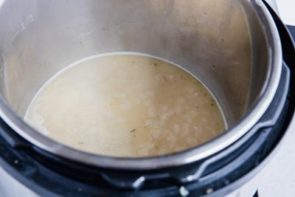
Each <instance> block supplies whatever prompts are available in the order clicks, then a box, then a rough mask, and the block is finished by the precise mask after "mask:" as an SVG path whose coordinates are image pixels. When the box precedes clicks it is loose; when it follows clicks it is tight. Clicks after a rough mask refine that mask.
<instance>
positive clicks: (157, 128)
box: [25, 54, 226, 157]
mask: <svg viewBox="0 0 295 197" xmlns="http://www.w3.org/2000/svg"><path fill="white" fill-rule="evenodd" d="M25 120H26V121H27V122H28V123H29V124H31V125H32V126H33V127H34V128H35V129H37V130H38V131H40V132H42V133H43V134H45V135H47V136H49V137H50V138H52V139H54V140H56V141H58V142H61V143H63V144H66V145H68V146H70V147H73V148H76V149H79V150H83V151H87V152H91V153H95V154H101V155H109V156H120V157H143V156H155V155H162V154H168V153H173V152H177V151H181V150H185V149H188V148H191V147H194V146H197V145H199V144H202V143H204V142H206V141H208V140H210V139H212V138H214V137H216V136H218V135H219V134H221V133H222V132H223V131H224V129H225V127H226V126H225V121H224V118H223V115H222V112H221V110H220V108H219V106H218V104H217V102H216V101H215V99H214V98H213V96H212V95H211V93H210V92H209V91H208V89H207V88H206V87H205V86H204V85H203V84H202V83H200V81H198V80H197V79H196V78H194V77H193V76H192V75H191V74H189V73H188V72H186V71H184V70H182V69H180V68H179V67H178V66H176V65H174V64H172V63H168V62H167V61H164V60H159V59H157V58H154V57H150V56H145V55H135V54H116V55H106V56H97V57H93V58H88V59H85V60H84V61H80V62H78V63H76V64H73V65H71V66H69V67H67V68H66V69H64V70H62V71H61V72H59V73H57V74H56V75H55V76H53V77H52V78H51V79H50V80H48V81H47V82H46V83H45V85H44V86H43V87H42V88H41V89H40V90H39V92H38V93H37V94H36V96H35V98H34V99H33V100H32V102H31V104H30V106H29V108H28V110H27V112H26V115H25Z"/></svg>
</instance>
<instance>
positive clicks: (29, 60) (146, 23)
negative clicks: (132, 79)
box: [0, 0, 269, 127]
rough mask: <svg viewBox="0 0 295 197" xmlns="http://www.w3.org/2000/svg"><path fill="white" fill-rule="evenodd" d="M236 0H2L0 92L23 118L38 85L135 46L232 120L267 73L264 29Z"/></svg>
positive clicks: (240, 113)
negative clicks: (210, 97)
mask: <svg viewBox="0 0 295 197" xmlns="http://www.w3.org/2000/svg"><path fill="white" fill-rule="evenodd" d="M249 6H250V5H248V7H247V6H245V3H243V1H242V0H240V1H236V0H210V1H208V0H198V1H195V0H182V1H174V0H169V1H167V0H142V1H137V0H128V1H124V3H122V2H121V1H117V0H98V1H97V0H85V1H78V0H75V1H66V0H61V1H38V0H27V1H26V2H22V1H18V0H10V1H4V2H3V3H2V5H0V26H1V28H0V57H1V58H0V68H1V75H0V80H1V91H0V93H1V95H2V97H3V98H4V99H5V100H6V101H7V102H8V103H9V105H10V106H11V107H12V108H13V110H14V111H15V112H16V113H17V114H18V115H19V116H20V117H23V116H24V114H25V112H26V110H27V108H28V105H29V104H30V102H31V100H32V98H33V97H34V95H35V94H36V92H37V91H38V90H39V89H40V87H41V86H42V85H43V84H44V83H45V82H46V81H47V80H48V79H49V78H50V77H51V76H53V75H54V74H55V73H57V72H58V71H60V70H61V69H63V68H64V67H66V66H68V65H70V64H71V63H73V62H76V61H78V60H80V59H83V58H85V57H88V56H92V55H98V54H103V53H109V52H122V51H124V52H137V53H144V54H148V55H152V56H156V57H160V58H163V59H166V60H169V61H172V62H174V63H175V64H177V65H180V66H181V67H183V68H184V69H185V70H187V71H189V72H190V73H192V74H193V75H195V76H196V77H197V78H198V79H200V81H202V82H203V83H204V84H205V85H206V86H207V87H208V88H209V90H210V91H211V92H212V93H213V94H214V96H215V97H216V99H217V101H218V102H219V104H220V106H221V108H222V110H223V113H224V115H225V118H226V121H227V124H228V126H229V127H232V126H234V125H236V124H238V122H239V121H240V120H241V118H242V117H243V115H245V113H247V112H249V111H250V110H251V107H252V106H253V104H254V103H255V102H256V101H257V98H258V97H259V96H260V95H261V92H262V91H263V87H264V83H265V79H266V77H267V75H268V70H269V68H268V58H267V56H268V53H267V44H266V39H265V35H264V34H263V31H262V29H261V25H260V24H261V23H260V22H259V20H258V18H257V16H256V14H255V13H254V12H253V9H252V8H251V7H249Z"/></svg>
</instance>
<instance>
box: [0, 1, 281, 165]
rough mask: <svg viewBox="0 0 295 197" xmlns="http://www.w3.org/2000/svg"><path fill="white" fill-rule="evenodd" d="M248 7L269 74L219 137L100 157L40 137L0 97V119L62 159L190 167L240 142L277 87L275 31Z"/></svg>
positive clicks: (260, 10) (266, 16)
mask: <svg viewBox="0 0 295 197" xmlns="http://www.w3.org/2000/svg"><path fill="white" fill-rule="evenodd" d="M251 3H252V4H253V8H254V9H255V12H256V13H257V15H258V17H259V18H260V19H261V25H262V29H263V31H264V34H265V36H266V40H267V45H268V51H267V52H268V64H269V65H268V68H269V71H268V74H267V78H266V81H265V83H264V88H263V90H262V93H261V94H260V96H259V98H258V99H257V101H256V103H255V104H254V105H253V108H252V110H251V111H249V112H248V113H247V114H245V115H244V117H242V118H241V121H240V123H239V124H237V125H236V126H234V127H232V128H229V129H228V130H226V131H225V132H224V133H223V134H222V135H220V136H219V137H217V138H214V139H212V140H210V141H208V142H206V143H204V144H202V145H199V146H196V147H194V148H191V149H187V150H184V151H180V152H177V153H173V154H168V155H162V156H154V157H147V158H120V157H111V156H101V155H96V154H92V153H87V152H83V151H80V150H77V149H74V148H71V147H68V146H66V145H63V144H60V143H58V142H56V141H54V140H52V139H50V138H48V137H46V136H44V135H42V134H41V133H40V132H38V131H36V130H35V129H33V128H32V127H31V126H29V125H28V124H27V123H25V122H24V120H23V119H22V118H20V117H19V116H18V115H17V114H16V113H15V112H14V111H13V110H12V109H11V108H10V107H9V105H8V103H7V102H6V101H5V100H4V98H3V97H2V96H0V116H1V118H2V119H3V120H4V122H6V123H7V124H8V125H9V126H10V127H11V128H12V129H13V130H14V131H15V132H16V133H17V134H19V135H20V136H22V137H23V138H25V139H26V140H27V141H29V142H30V143H32V144H34V145H35V146H37V147H39V148H41V149H43V150H45V151H47V152H50V153H53V154H55V155H58V156H61V157H63V158H66V159H70V160H74V161H77V162H81V163H85V164H88V165H93V166H99V167H106V168H116V169H138V170H139V169H142V170H143V169H159V168H164V167H172V166H179V165H184V164H188V163H192V162H195V161H197V160H201V159H204V158H206V157H208V156H210V155H213V154H215V153H217V152H219V151H221V150H222V149H224V148H226V147H228V146H229V145H231V144H232V143H234V142H235V141H237V140H238V139H240V138H241V137H242V136H243V135H244V134H246V133H247V132H248V130H249V129H250V128H252V127H253V126H254V125H255V124H256V123H257V122H258V120H259V119H260V118H261V117H262V115H263V114H264V112H265V111H266V109H267V108H268V106H269V105H270V103H271V101H272V100H273V98H274V95H275V92H276V90H277V88H278V85H279V80H280V76H281V69H282V49H281V44H280V38H279V34H278V31H277V29H276V26H275V23H274V21H273V19H272V17H271V15H270V13H269V12H268V10H267V8H266V7H265V5H264V4H263V2H261V1H251Z"/></svg>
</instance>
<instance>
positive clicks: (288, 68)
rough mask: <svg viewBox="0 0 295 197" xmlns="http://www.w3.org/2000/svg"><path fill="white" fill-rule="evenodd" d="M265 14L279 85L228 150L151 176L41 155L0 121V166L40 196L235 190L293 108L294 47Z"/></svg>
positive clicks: (265, 154)
mask: <svg viewBox="0 0 295 197" xmlns="http://www.w3.org/2000/svg"><path fill="white" fill-rule="evenodd" d="M268 8H269V7H268ZM269 9H270V8H269ZM270 11H271V13H272V15H273V17H274V19H275V22H276V25H277V28H278V30H279V32H280V36H281V42H282V45H283V54H284V58H283V60H284V62H285V63H286V64H284V65H283V72H282V76H281V81H280V85H279V88H278V91H277V93H276V96H275V99H274V100H273V102H272V104H271V105H270V107H269V109H268V110H267V112H266V113H265V114H264V115H263V117H262V118H261V120H260V121H259V122H258V123H257V124H256V125H255V126H254V127H253V128H252V129H251V130H250V131H249V132H248V133H247V134H246V135H245V136H243V137H242V138H241V139H240V140H238V141H237V142H236V143H234V144H233V145H231V146H230V147H228V148H226V149H224V150H223V151H221V152H219V153H217V154H215V155H213V156H211V157H209V158H206V159H204V160H202V161H199V162H195V163H192V164H189V165H183V166H181V167H175V168H167V169H161V170H151V171H142V170H141V171H140V170H112V169H102V168H96V167H93V166H86V165H84V164H80V163H76V162H73V161H69V160H65V159H63V158H59V157H57V156H55V155H52V154H50V153H48V152H45V151H43V150H41V149H39V148H37V147H36V146H34V145H32V144H30V143H29V142H27V141H26V140H24V139H23V138H21V137H20V136H18V135H17V134H16V133H15V132H14V131H13V130H11V128H9V127H8V126H7V125H6V124H5V122H4V121H3V120H0V166H1V167H2V168H3V169H4V170H5V171H6V172H8V173H9V174H10V175H11V176H13V177H14V178H15V179H16V180H18V181H19V182H21V183H23V184H24V185H26V186H27V187H28V188H30V189H31V190H33V191H35V192H36V193H38V194H40V195H41V196H179V195H180V193H179V188H180V187H181V186H183V187H184V188H186V190H188V191H189V195H190V196H202V195H208V196H224V195H226V194H228V193H230V192H231V191H234V190H236V189H237V188H239V187H240V186H242V185H243V184H244V183H245V182H246V181H248V180H249V179H250V178H252V177H253V176H254V175H256V174H257V172H258V171H259V170H260V169H261V168H262V167H263V166H264V165H265V164H266V163H267V161H268V160H269V158H270V157H271V156H272V155H273V153H274V152H275V150H276V149H277V147H278V145H279V144H280V142H281V139H282V137H283V136H284V134H285V132H286V131H287V128H288V125H289V124H290V121H291V119H292V116H293V114H294V109H295V103H294V99H291V98H295V87H294V86H295V49H294V44H293V43H292V40H291V38H290V36H289V34H288V32H287V30H286V27H285V26H284V25H283V24H282V22H281V21H280V19H279V18H278V17H277V16H276V15H275V13H274V12H273V11H272V10H270ZM290 28H291V27H290ZM294 30H295V28H293V29H291V31H294ZM292 100H293V101H292ZM0 178H1V177H0ZM8 187H9V186H8Z"/></svg>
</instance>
